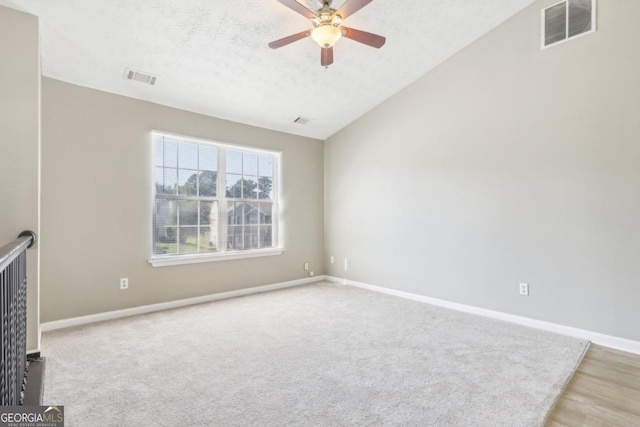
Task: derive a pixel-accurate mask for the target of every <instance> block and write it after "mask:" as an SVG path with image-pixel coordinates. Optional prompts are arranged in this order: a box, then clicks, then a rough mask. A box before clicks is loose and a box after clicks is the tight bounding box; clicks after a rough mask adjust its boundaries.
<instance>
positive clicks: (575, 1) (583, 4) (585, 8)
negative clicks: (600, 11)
mask: <svg viewBox="0 0 640 427" xmlns="http://www.w3.org/2000/svg"><path fill="white" fill-rule="evenodd" d="M588 31H591V0H569V37H573V36H577V35H578V34H582V33H586V32H588Z"/></svg>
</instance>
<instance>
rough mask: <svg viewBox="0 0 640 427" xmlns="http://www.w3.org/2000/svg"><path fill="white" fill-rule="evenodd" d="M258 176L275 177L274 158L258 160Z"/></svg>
mask: <svg viewBox="0 0 640 427" xmlns="http://www.w3.org/2000/svg"><path fill="white" fill-rule="evenodd" d="M258 175H260V176H269V177H273V157H271V156H263V155H261V156H260V158H259V160H258Z"/></svg>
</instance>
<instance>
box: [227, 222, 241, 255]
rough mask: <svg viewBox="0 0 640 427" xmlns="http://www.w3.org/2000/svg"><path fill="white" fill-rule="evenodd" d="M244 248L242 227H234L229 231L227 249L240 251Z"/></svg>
mask: <svg viewBox="0 0 640 427" xmlns="http://www.w3.org/2000/svg"><path fill="white" fill-rule="evenodd" d="M243 247H244V245H243V242H242V226H241V225H232V226H231V227H229V228H228V229H227V249H228V250H238V249H242V248H243Z"/></svg>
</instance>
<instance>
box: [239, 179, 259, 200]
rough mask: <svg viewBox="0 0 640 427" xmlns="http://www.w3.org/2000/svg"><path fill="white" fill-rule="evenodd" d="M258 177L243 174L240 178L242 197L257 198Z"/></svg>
mask: <svg viewBox="0 0 640 427" xmlns="http://www.w3.org/2000/svg"><path fill="white" fill-rule="evenodd" d="M257 190H258V177H257V176H245V177H244V179H243V180H242V197H243V198H244V199H257V198H258V191H257Z"/></svg>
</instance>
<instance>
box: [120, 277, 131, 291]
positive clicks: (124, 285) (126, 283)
mask: <svg viewBox="0 0 640 427" xmlns="http://www.w3.org/2000/svg"><path fill="white" fill-rule="evenodd" d="M120 289H129V279H128V278H126V277H123V278H122V279H120Z"/></svg>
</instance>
